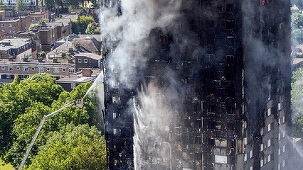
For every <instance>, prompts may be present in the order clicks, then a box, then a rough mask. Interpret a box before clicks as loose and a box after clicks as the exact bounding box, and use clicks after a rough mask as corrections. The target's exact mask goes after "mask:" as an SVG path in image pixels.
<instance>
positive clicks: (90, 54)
mask: <svg viewBox="0 0 303 170" xmlns="http://www.w3.org/2000/svg"><path fill="white" fill-rule="evenodd" d="M74 57H87V58H91V59H95V60H100V59H102V56H101V55H98V54H94V53H79V54H76V55H74Z"/></svg>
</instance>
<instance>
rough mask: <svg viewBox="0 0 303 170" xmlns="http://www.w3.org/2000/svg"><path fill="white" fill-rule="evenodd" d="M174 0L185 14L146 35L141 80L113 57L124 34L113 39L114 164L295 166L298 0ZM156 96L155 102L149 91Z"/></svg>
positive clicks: (109, 102) (109, 46)
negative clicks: (293, 11) (293, 34)
mask: <svg viewBox="0 0 303 170" xmlns="http://www.w3.org/2000/svg"><path fill="white" fill-rule="evenodd" d="M150 1H153V2H154V3H155V4H156V3H159V4H160V3H163V2H164V1H165V0H162V1H160V0H150ZM142 2H144V0H143V1H142ZM171 2H173V1H171ZM175 3H180V4H181V5H180V9H178V13H177V16H176V18H177V19H175V20H174V21H171V24H169V25H167V26H165V27H155V28H152V29H150V31H149V34H148V37H146V38H145V40H146V42H147V43H146V44H148V45H147V47H146V49H145V50H144V51H143V52H142V54H143V55H142V58H143V59H142V62H141V64H142V65H138V66H137V67H134V68H135V69H136V70H135V71H133V72H132V73H135V74H136V76H135V78H134V79H133V82H132V85H126V84H123V82H122V80H121V75H122V73H124V72H123V71H124V70H121V65H118V64H115V62H112V61H111V59H112V57H113V53H114V52H113V51H115V50H116V49H118V48H119V50H120V48H122V47H119V45H121V43H120V42H121V41H123V40H117V41H116V40H115V41H113V40H111V39H110V38H108V39H106V40H105V43H104V49H103V52H104V54H107V55H106V56H105V61H104V62H103V64H104V72H105V80H104V82H105V112H104V122H105V137H106V144H107V159H108V169H111V170H116V169H135V167H136V169H170V170H171V169H174V170H178V169H193V170H198V169H204V170H242V169H246V170H259V169H264V170H265V169H266V170H267V169H273V170H279V169H287V167H288V166H289V165H290V163H289V161H290V160H289V159H290V155H291V145H290V143H288V141H287V135H289V133H290V131H291V109H290V83H291V66H290V62H291V59H290V30H291V29H290V8H289V7H290V2H289V1H287V0H187V1H181V0H180V1H178V0H175ZM123 4H125V2H123V0H122V2H121V1H104V2H103V8H104V9H103V10H106V8H115V7H116V8H117V11H118V12H117V16H118V17H119V16H121V17H122V16H123V15H124V13H123V10H124V9H125V8H124V7H123ZM156 12H157V11H156ZM161 13H164V11H163V10H159V16H161ZM134 31H135V30H134ZM132 47H134V46H131V45H130V46H129V48H132ZM132 50H136V49H132ZM138 50H142V49H138ZM121 57H123V56H121ZM127 62H129V63H127ZM127 62H125V64H129V65H130V67H131V66H133V65H134V61H132V60H130V61H127ZM124 74H125V73H124ZM123 81H124V80H123ZM151 87H152V88H151ZM155 89H156V90H155ZM142 96H143V97H142ZM148 96H149V97H150V100H149V101H150V103H155V105H156V106H155V108H154V109H152V107H151V106H150V105H151V104H150V105H147V104H146V100H143V99H144V97H148ZM159 101H163V102H159ZM147 106H150V108H149V109H147ZM157 106H159V107H158V108H157ZM163 108H164V109H163ZM145 113H146V114H147V116H144V114H145ZM138 114H139V115H140V116H138ZM163 119H167V121H165V122H164V121H163ZM138 122H141V123H142V122H143V125H144V126H142V125H140V124H139V123H138ZM144 122H145V123H144ZM157 122H158V123H157ZM140 128H141V130H142V129H144V128H145V131H144V133H142V131H140ZM151 133H153V134H158V136H157V135H156V137H154V138H153V137H152V136H151V135H150V134H151ZM140 135H141V136H140ZM142 135H144V136H142ZM161 151H165V153H164V154H165V155H164V156H163V154H162V152H161ZM138 155H139V156H138Z"/></svg>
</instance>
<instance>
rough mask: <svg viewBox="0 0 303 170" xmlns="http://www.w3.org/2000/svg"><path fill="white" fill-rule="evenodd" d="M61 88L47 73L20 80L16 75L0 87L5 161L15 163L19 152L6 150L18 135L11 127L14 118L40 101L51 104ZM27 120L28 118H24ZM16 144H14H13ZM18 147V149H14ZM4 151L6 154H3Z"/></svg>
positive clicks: (0, 114)
mask: <svg viewBox="0 0 303 170" xmlns="http://www.w3.org/2000/svg"><path fill="white" fill-rule="evenodd" d="M62 91H63V88H62V87H61V86H60V85H58V84H56V82H55V79H54V78H53V77H52V76H51V75H49V74H37V75H34V76H31V77H30V78H28V79H26V80H22V81H20V79H19V78H18V77H16V78H15V79H14V81H13V83H10V84H7V85H4V86H3V87H2V88H1V92H2V93H1V94H0V101H1V102H0V121H1V124H0V138H1V140H0V146H1V152H0V154H1V157H3V156H4V155H6V159H5V161H6V162H11V163H12V164H14V165H16V161H15V160H16V159H15V156H11V155H17V154H21V153H13V152H8V153H6V152H7V151H8V150H11V151H12V149H10V148H11V147H12V145H13V143H15V142H16V141H17V142H18V136H17V134H16V133H13V128H14V127H16V126H18V125H17V124H15V120H16V119H17V118H18V117H19V116H22V115H24V113H26V112H27V111H28V110H26V109H27V108H29V107H31V106H33V105H35V104H36V103H42V104H43V105H45V106H49V107H50V106H51V104H52V103H53V101H54V100H56V99H58V97H59V94H60V93H61V92H62ZM26 121H28V120H26ZM15 145H16V144H15ZM23 145H25V144H23V143H22V145H19V144H18V147H14V149H13V151H14V152H15V151H20V150H18V149H21V150H22V149H23V148H24V147H23ZM16 148H18V149H16ZM5 153H6V154H5Z"/></svg>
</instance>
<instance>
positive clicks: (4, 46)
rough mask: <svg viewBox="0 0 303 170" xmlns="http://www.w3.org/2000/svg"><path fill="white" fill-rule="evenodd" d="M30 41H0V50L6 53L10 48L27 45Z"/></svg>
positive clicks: (17, 39)
mask: <svg viewBox="0 0 303 170" xmlns="http://www.w3.org/2000/svg"><path fill="white" fill-rule="evenodd" d="M30 41H31V39H30V38H12V39H4V40H2V41H0V50H2V51H6V50H9V49H11V48H20V47H22V46H23V45H25V44H27V43H29V42H30Z"/></svg>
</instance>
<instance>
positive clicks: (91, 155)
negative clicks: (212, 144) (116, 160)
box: [28, 124, 106, 170]
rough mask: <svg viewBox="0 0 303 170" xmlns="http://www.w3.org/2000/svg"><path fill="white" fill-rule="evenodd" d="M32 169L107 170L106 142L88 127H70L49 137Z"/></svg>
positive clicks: (98, 133) (35, 159)
mask: <svg viewBox="0 0 303 170" xmlns="http://www.w3.org/2000/svg"><path fill="white" fill-rule="evenodd" d="M28 169H29V170H32V169H33V170H34V169H41V170H44V169H45V170H48V169H58V170H65V169H100V170H103V169H106V149H105V141H104V138H103V137H102V136H101V134H100V132H98V130H97V129H96V128H94V127H90V126H89V125H87V124H86V125H79V126H75V125H73V124H69V125H67V126H66V127H65V128H63V129H61V130H60V132H53V133H50V134H49V138H48V140H47V143H46V145H44V146H42V147H41V149H40V151H39V152H38V155H37V156H36V157H34V158H33V160H32V164H31V165H30V166H29V167H28Z"/></svg>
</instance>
